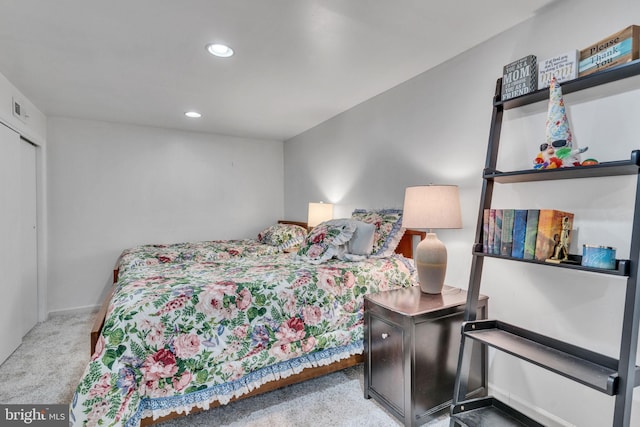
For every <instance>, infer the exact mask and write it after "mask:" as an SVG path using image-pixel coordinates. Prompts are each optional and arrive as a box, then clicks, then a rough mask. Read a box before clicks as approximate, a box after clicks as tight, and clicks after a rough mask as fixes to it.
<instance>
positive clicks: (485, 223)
mask: <svg viewBox="0 0 640 427" xmlns="http://www.w3.org/2000/svg"><path fill="white" fill-rule="evenodd" d="M490 211H491V209H483V211H482V252H484V253H485V254H486V253H488V252H489V212H490Z"/></svg>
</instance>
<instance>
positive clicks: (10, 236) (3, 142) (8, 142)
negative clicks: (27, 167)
mask: <svg viewBox="0 0 640 427" xmlns="http://www.w3.org/2000/svg"><path fill="white" fill-rule="evenodd" d="M20 143H21V142H20V136H19V135H18V134H17V133H16V132H14V131H12V130H11V129H9V128H7V127H6V126H4V125H1V124H0V236H2V237H1V238H0V363H1V362H4V360H5V359H6V358H7V357H8V356H9V355H10V354H11V353H12V352H13V351H14V350H15V349H16V348H17V347H18V346H19V345H20V342H21V341H22V306H21V293H20V287H21V284H20V282H21V276H22V270H21V267H20V252H21V250H20V235H21V227H20V224H21V221H20V210H21V208H20V200H21V198H20V163H21V161H20Z"/></svg>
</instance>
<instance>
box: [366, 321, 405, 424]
mask: <svg viewBox="0 0 640 427" xmlns="http://www.w3.org/2000/svg"><path fill="white" fill-rule="evenodd" d="M370 327H371V329H370V334H371V335H370V337H369V339H370V341H369V352H370V358H371V388H372V389H374V390H375V391H376V392H378V394H380V395H381V396H382V397H383V398H384V399H385V400H387V402H388V403H389V404H391V405H392V406H393V407H394V408H395V409H396V410H397V411H398V412H399V413H400V414H402V415H404V389H403V387H404V384H403V382H402V381H399V380H398V379H399V378H403V377H404V364H403V355H404V348H403V342H404V334H403V331H402V329H401V328H398V327H396V326H393V325H391V324H389V323H387V322H385V321H384V320H382V319H379V318H377V317H375V316H371V325H370Z"/></svg>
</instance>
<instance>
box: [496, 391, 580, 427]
mask: <svg viewBox="0 0 640 427" xmlns="http://www.w3.org/2000/svg"><path fill="white" fill-rule="evenodd" d="M489 395H490V396H493V397H495V398H496V399H498V400H500V401H501V402H504V403H506V404H507V405H509V406H511V407H512V408H514V409H516V410H518V411H520V412H522V413H523V414H525V415H527V416H530V417H531V418H533V419H534V420H536V421H538V422H539V423H541V424H544V425H545V426H548V427H575V425H574V424H571V423H570V422H567V421H566V420H564V419H562V418H560V417H558V416H557V415H554V414H552V413H550V412H548V411H546V410H544V409H543V408H540V407H537V406H533V405H531V402H528V401H525V400H523V399H521V398H519V397H518V396H515V395H513V394H512V393H510V392H508V391H506V390H504V389H502V388H500V387H496V385H495V384H492V383H489Z"/></svg>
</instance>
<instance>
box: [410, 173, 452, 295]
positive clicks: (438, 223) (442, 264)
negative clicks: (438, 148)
mask: <svg viewBox="0 0 640 427" xmlns="http://www.w3.org/2000/svg"><path fill="white" fill-rule="evenodd" d="M402 226H403V227H404V228H409V229H418V230H428V232H427V236H426V237H425V238H424V239H423V240H422V241H421V242H420V243H418V246H417V247H416V253H415V263H416V269H417V270H418V281H419V282H420V289H421V290H422V292H424V293H427V294H439V293H441V292H442V286H443V285H444V277H445V274H446V272H447V248H446V247H445V245H444V243H442V242H441V241H440V240H439V239H438V236H437V235H436V233H434V232H432V229H434V228H462V217H461V213H460V196H459V195H458V186H456V185H420V186H415V187H407V189H406V190H405V193H404V209H403V212H402Z"/></svg>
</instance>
